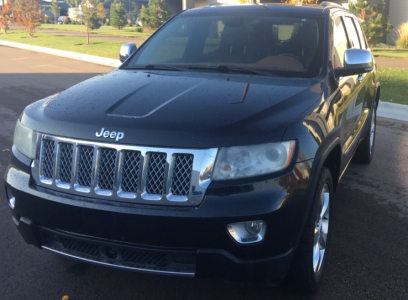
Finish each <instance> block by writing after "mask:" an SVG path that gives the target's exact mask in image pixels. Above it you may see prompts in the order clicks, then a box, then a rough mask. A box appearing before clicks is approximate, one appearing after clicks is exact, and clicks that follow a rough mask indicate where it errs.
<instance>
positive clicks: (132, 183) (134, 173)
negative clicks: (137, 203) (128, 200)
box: [121, 151, 140, 193]
mask: <svg viewBox="0 0 408 300" xmlns="http://www.w3.org/2000/svg"><path fill="white" fill-rule="evenodd" d="M124 153H125V159H124V163H123V173H122V178H121V189H122V191H124V192H127V193H137V188H138V187H139V172H140V152H138V151H125V152H124Z"/></svg>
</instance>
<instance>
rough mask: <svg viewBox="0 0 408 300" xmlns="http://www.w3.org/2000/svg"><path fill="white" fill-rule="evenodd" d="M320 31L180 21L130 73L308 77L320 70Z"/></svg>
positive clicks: (306, 23) (258, 22) (292, 20)
mask: <svg viewBox="0 0 408 300" xmlns="http://www.w3.org/2000/svg"><path fill="white" fill-rule="evenodd" d="M320 30H321V27H320V26H319V23H318V20H315V19H313V18H302V17H281V16H271V15H259V14H258V15H235V16H231V15H230V14H227V13H225V15H219V14H217V15H198V16H189V15H187V16H185V17H184V16H183V15H180V16H179V17H176V18H174V19H173V20H172V21H170V22H169V23H167V24H166V25H165V26H164V27H162V28H161V29H160V30H159V31H158V32H157V33H156V34H155V35H154V36H153V37H152V38H151V39H150V40H149V41H148V42H146V43H145V44H143V46H142V47H141V48H140V49H139V50H138V52H137V53H136V55H135V56H134V57H133V58H132V59H131V61H130V62H129V64H128V65H127V67H129V68H130V67H138V66H140V67H142V66H146V65H151V64H153V65H155V64H156V65H171V66H173V67H179V68H180V67H181V68H182V67H185V68H188V67H191V66H192V65H194V66H195V67H196V66H197V65H202V66H206V67H208V66H218V65H228V66H230V65H231V66H239V67H241V68H242V67H245V68H250V69H257V70H262V71H273V72H296V73H304V74H306V75H305V76H309V75H308V74H311V73H313V72H312V71H311V70H319V69H320V68H321V63H322V56H323V55H316V53H317V51H321V50H319V47H318V45H319V42H320V37H321V36H323V35H322V34H321V33H320ZM320 48H321V47H320ZM195 69H196V68H195ZM310 76H311V75H310Z"/></svg>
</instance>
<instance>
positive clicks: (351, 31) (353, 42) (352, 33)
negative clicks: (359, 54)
mask: <svg viewBox="0 0 408 300" xmlns="http://www.w3.org/2000/svg"><path fill="white" fill-rule="evenodd" d="M343 20H344V24H345V25H346V30H347V35H348V38H349V42H350V48H361V47H360V41H359V39H358V35H357V31H356V28H355V27H354V23H353V20H352V19H351V18H349V17H346V18H344V19H343Z"/></svg>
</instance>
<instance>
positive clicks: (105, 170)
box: [98, 149, 116, 191]
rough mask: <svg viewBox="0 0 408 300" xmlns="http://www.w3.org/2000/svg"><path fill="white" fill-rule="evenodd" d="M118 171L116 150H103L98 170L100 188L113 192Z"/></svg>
mask: <svg viewBox="0 0 408 300" xmlns="http://www.w3.org/2000/svg"><path fill="white" fill-rule="evenodd" d="M115 170H116V150H114V149H102V150H101V156H100V159H99V168H98V187H100V188H101V189H103V190H110V191H111V190H113V184H114V182H115Z"/></svg>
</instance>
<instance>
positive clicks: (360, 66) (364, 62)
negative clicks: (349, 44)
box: [334, 49, 374, 77]
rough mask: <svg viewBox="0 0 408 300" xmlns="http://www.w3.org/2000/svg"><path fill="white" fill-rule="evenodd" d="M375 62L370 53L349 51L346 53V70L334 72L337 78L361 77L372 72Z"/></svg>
mask: <svg viewBox="0 0 408 300" xmlns="http://www.w3.org/2000/svg"><path fill="white" fill-rule="evenodd" d="M373 68H374V61H373V57H372V55H371V52H370V51H367V50H362V49H347V50H346V52H345V53H344V68H337V69H335V70H334V75H335V77H342V76H351V75H359V74H363V73H368V72H371V71H372V70H373Z"/></svg>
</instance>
